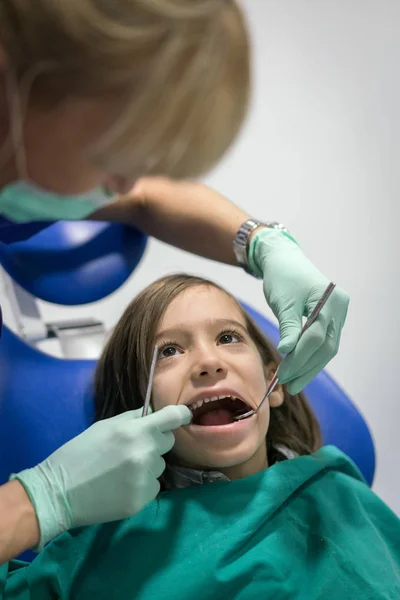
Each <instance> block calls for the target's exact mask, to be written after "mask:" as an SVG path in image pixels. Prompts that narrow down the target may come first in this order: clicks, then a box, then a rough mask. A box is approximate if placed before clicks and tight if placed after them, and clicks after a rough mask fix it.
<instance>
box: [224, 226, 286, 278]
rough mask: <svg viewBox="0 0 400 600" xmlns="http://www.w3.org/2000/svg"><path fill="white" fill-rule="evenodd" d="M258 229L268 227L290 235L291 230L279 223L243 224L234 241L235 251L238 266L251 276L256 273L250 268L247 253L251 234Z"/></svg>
mask: <svg viewBox="0 0 400 600" xmlns="http://www.w3.org/2000/svg"><path fill="white" fill-rule="evenodd" d="M257 227H268V228H269V229H279V230H280V231H283V232H287V233H289V230H288V229H287V228H286V227H285V226H284V225H282V223H278V222H277V221H266V222H265V221H255V220H254V219H247V221H245V222H244V223H242V224H241V226H240V228H239V231H238V232H237V234H236V236H235V239H234V240H233V251H234V253H235V257H236V260H237V262H238V264H239V265H240V266H241V267H242V268H243V269H244V270H245V271H246V272H247V273H250V275H254V273H253V272H252V271H251V270H250V268H249V262H248V260H247V251H248V245H249V238H250V235H251V233H252V232H253V231H254V230H255V229H257Z"/></svg>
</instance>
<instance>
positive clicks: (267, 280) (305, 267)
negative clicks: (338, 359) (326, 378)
mask: <svg viewBox="0 0 400 600" xmlns="http://www.w3.org/2000/svg"><path fill="white" fill-rule="evenodd" d="M248 260H249V266H250V268H251V270H252V271H253V272H254V273H256V274H257V275H259V276H260V277H262V278H263V280H264V294H265V298H266V300H267V302H268V304H269V306H270V307H271V309H272V310H273V312H274V314H275V316H276V317H277V319H278V321H279V328H280V338H281V339H280V344H279V346H278V350H279V352H281V353H282V354H289V353H290V355H289V356H286V358H285V359H284V360H283V362H282V363H281V365H280V366H279V368H278V379H279V382H280V383H288V382H290V383H288V392H289V394H291V395H293V396H294V395H295V394H298V393H299V392H300V391H301V390H302V389H303V388H304V387H305V386H306V385H307V384H308V383H309V382H310V381H311V380H312V379H314V377H315V376H316V375H318V373H319V372H320V371H321V370H322V369H323V368H324V367H325V366H326V365H327V364H328V362H329V361H330V360H331V359H332V358H333V357H334V356H335V354H336V353H337V351H338V348H339V342H340V335H341V331H342V327H343V325H344V322H345V320H346V314H347V309H348V305H349V296H348V294H347V293H346V292H345V291H343V290H342V289H340V288H338V287H336V288H335V289H334V291H333V293H332V295H331V296H330V298H329V299H328V301H327V303H326V304H325V306H324V307H323V309H322V311H321V313H320V314H319V316H318V318H317V320H316V321H315V322H314V323H313V325H312V326H311V327H310V328H309V329H308V330H307V331H306V332H305V333H304V335H303V336H302V337H301V339H300V340H299V337H300V333H301V329H302V326H303V316H304V317H308V316H310V314H311V313H312V311H313V309H314V307H315V305H316V304H317V302H318V301H319V300H320V299H321V297H322V295H323V293H324V291H325V289H326V287H327V286H328V284H329V279H327V278H326V277H325V276H324V275H322V273H320V272H319V271H318V269H317V268H316V267H315V266H314V265H313V264H312V263H311V262H310V261H309V260H308V258H307V257H306V256H305V255H304V253H303V252H302V250H301V249H300V248H299V246H298V245H297V243H296V242H295V240H294V239H293V238H292V237H291V236H290V235H288V234H285V233H282V232H281V231H279V230H275V229H268V228H266V227H263V228H260V229H259V230H258V231H256V232H255V234H254V235H253V237H252V238H251V241H250V246H249V252H248Z"/></svg>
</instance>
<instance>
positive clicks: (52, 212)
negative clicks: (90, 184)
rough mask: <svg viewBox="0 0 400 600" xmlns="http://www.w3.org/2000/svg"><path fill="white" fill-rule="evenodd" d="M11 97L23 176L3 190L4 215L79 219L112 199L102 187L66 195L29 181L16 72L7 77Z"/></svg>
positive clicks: (14, 142) (0, 194)
mask: <svg viewBox="0 0 400 600" xmlns="http://www.w3.org/2000/svg"><path fill="white" fill-rule="evenodd" d="M7 96H8V104H9V111H10V124H11V125H10V133H11V135H10V138H11V140H9V141H11V143H12V145H13V149H14V153H15V160H16V164H17V169H18V174H19V177H20V179H19V180H18V181H15V182H13V183H10V184H8V185H6V186H5V187H4V188H3V189H1V190H0V216H3V217H6V218H7V219H9V220H11V221H15V222H16V223H29V222H31V221H59V220H79V219H84V218H85V217H87V216H88V215H90V214H91V213H93V212H94V211H96V210H97V209H98V208H100V207H101V206H104V205H105V204H109V203H110V202H112V200H113V195H112V194H110V193H108V192H107V191H106V190H105V188H102V187H99V188H97V189H95V190H92V191H90V192H88V193H86V194H81V195H73V196H63V195H60V194H55V193H53V192H50V191H48V190H45V189H43V188H41V187H40V186H39V185H37V184H35V183H33V182H31V181H29V179H28V176H27V167H26V156H25V148H24V145H23V126H22V124H23V111H22V108H21V103H20V94H19V90H18V86H17V84H16V82H15V78H14V76H13V75H12V74H10V75H9V77H8V80H7ZM3 160H4V159H3ZM0 166H1V165H0Z"/></svg>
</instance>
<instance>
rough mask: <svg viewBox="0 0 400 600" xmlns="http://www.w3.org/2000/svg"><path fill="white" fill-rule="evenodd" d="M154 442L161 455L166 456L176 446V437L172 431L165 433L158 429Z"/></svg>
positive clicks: (154, 433) (154, 432)
mask: <svg viewBox="0 0 400 600" xmlns="http://www.w3.org/2000/svg"><path fill="white" fill-rule="evenodd" d="M153 440H154V442H155V444H156V447H157V452H158V454H159V455H163V454H166V453H167V452H169V451H170V450H172V448H173V447H174V444H175V436H174V434H173V433H172V431H165V432H164V433H163V432H162V431H160V430H159V429H158V428H156V429H154V430H153Z"/></svg>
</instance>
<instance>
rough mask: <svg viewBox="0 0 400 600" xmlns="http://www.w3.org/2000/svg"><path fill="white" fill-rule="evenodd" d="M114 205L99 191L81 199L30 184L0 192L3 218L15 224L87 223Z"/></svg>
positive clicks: (21, 182) (22, 184) (15, 186)
mask: <svg viewBox="0 0 400 600" xmlns="http://www.w3.org/2000/svg"><path fill="white" fill-rule="evenodd" d="M111 201H112V198H111V197H110V195H109V194H108V193H107V192H106V191H105V190H104V189H103V188H98V189H96V190H93V191H92V192H89V193H87V194H83V195H81V196H60V195H58V194H53V193H52V192H48V191H46V190H44V189H42V188H40V187H39V186H37V185H36V184H34V183H31V182H29V181H26V182H25V181H16V182H15V183H11V184H9V185H7V186H6V187H4V188H3V189H2V190H0V216H3V217H6V218H7V219H9V220H10V221H14V222H15V223H29V222H31V221H62V220H65V221H70V220H71V221H73V220H79V219H84V218H85V217H87V216H88V215H90V214H91V213H93V212H94V211H95V210H97V209H98V208H100V207H101V206H104V205H105V204H108V203H110V202H111Z"/></svg>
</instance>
